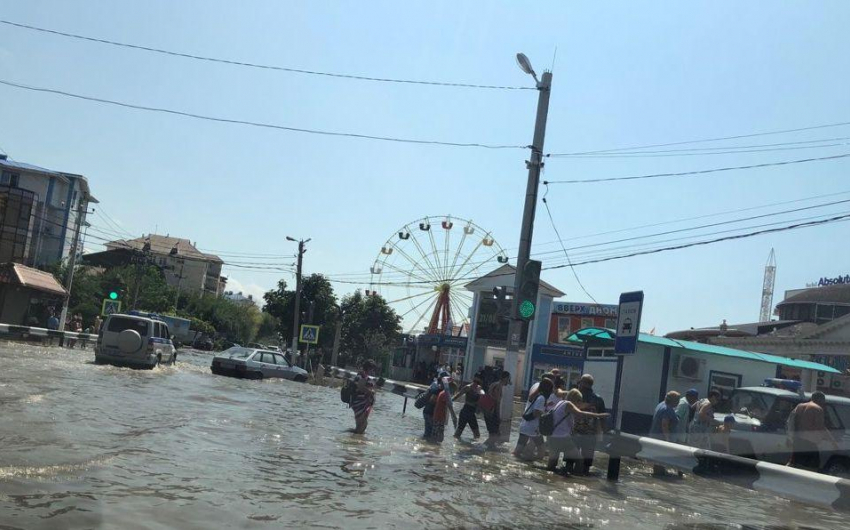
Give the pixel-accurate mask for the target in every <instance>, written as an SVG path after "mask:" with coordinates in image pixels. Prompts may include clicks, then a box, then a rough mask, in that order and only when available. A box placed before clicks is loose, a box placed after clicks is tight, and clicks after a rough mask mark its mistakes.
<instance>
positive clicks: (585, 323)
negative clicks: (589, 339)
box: [581, 318, 593, 328]
mask: <svg viewBox="0 0 850 530" xmlns="http://www.w3.org/2000/svg"><path fill="white" fill-rule="evenodd" d="M581 327H582V328H592V327H593V319H592V318H582V319H581Z"/></svg>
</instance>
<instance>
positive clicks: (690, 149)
mask: <svg viewBox="0 0 850 530" xmlns="http://www.w3.org/2000/svg"><path fill="white" fill-rule="evenodd" d="M845 140H850V136H839V137H834V138H819V139H816V140H796V141H793V142H778V143H772V144H750V145H723V146H720V147H685V148H681V149H662V150H658V151H632V153H635V154H637V153H640V154H659V153H686V152H694V151H722V150H728V149H756V148H760V147H779V146H787V145H802V144H822V143H827V142H840V141H845ZM624 154H625V153H624ZM546 156H550V155H546ZM559 156H572V155H569V154H561V155H559ZM576 156H578V155H576Z"/></svg>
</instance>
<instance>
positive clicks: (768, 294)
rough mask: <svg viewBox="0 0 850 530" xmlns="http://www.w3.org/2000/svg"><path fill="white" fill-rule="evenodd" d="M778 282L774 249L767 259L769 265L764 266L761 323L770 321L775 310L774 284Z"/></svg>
mask: <svg viewBox="0 0 850 530" xmlns="http://www.w3.org/2000/svg"><path fill="white" fill-rule="evenodd" d="M775 280H776V255H775V254H774V252H773V249H770V255H769V256H768V257H767V265H765V266H764V284H763V285H762V288H761V312H760V313H759V322H768V321H770V314H771V312H772V310H773V284H774V282H775Z"/></svg>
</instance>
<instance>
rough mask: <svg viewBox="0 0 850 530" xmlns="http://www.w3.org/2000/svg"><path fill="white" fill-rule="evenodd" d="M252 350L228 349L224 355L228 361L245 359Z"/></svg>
mask: <svg viewBox="0 0 850 530" xmlns="http://www.w3.org/2000/svg"><path fill="white" fill-rule="evenodd" d="M252 353H254V350H252V349H250V348H230V349H229V350H227V351H226V352H224V354H225V355H226V356H227V357H228V358H230V359H247V358H248V357H249V356H250V355H251V354H252Z"/></svg>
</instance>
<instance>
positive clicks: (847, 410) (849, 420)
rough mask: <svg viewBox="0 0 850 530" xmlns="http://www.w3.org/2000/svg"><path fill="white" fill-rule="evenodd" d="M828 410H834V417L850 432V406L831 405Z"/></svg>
mask: <svg viewBox="0 0 850 530" xmlns="http://www.w3.org/2000/svg"><path fill="white" fill-rule="evenodd" d="M830 408H834V409H835V413H836V416H838V419H839V420H841V425H842V426H843V427H844V429H846V430H850V405H839V406H837V407H833V406H832V405H831V406H830Z"/></svg>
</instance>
